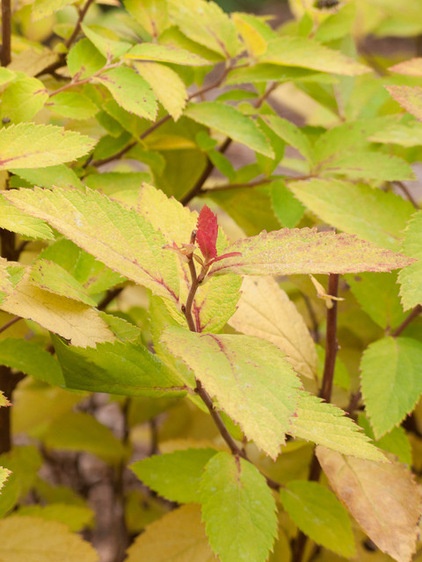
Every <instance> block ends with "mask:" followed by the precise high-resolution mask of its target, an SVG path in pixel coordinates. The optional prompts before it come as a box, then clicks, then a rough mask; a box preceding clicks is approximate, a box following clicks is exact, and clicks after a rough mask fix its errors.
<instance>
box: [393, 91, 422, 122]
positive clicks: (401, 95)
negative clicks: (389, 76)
mask: <svg viewBox="0 0 422 562" xmlns="http://www.w3.org/2000/svg"><path fill="white" fill-rule="evenodd" d="M387 90H388V91H389V92H390V94H391V96H392V97H393V98H394V99H395V100H396V102H398V103H399V104H400V105H401V106H402V107H404V109H406V110H407V111H408V112H409V113H411V114H412V115H414V116H415V117H417V118H418V119H419V120H422V88H421V87H419V86H387Z"/></svg>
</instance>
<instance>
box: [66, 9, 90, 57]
mask: <svg viewBox="0 0 422 562" xmlns="http://www.w3.org/2000/svg"><path fill="white" fill-rule="evenodd" d="M93 3H94V0H88V1H87V3H86V4H85V6H84V7H83V8H82V9H81V10H79V16H78V21H77V22H76V25H75V29H74V30H73V32H72V35H71V36H70V37H69V38H68V39H67V40H66V41H65V43H64V44H65V46H66V48H67V49H69V48H70V47H71V46H72V45H73V43H74V42H75V40H76V38H77V37H78V35H79V32H80V30H81V25H82V22H83V21H84V18H85V16H86V13H87V11H88V10H89V7H90V6H91V4H93Z"/></svg>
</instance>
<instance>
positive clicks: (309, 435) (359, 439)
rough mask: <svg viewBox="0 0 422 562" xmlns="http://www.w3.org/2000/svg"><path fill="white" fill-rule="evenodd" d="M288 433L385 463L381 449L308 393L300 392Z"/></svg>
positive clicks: (336, 410)
mask: <svg viewBox="0 0 422 562" xmlns="http://www.w3.org/2000/svg"><path fill="white" fill-rule="evenodd" d="M289 433H291V434H292V435H293V436H294V437H299V438H301V439H306V440H307V441H312V442H313V443H316V444H318V445H324V446H325V447H329V448H330V449H333V450H334V451H339V452H340V453H344V454H348V455H354V456H356V457H360V458H364V459H371V460H375V461H378V462H385V457H384V455H383V454H382V452H381V451H380V450H379V449H377V448H376V447H374V445H372V443H371V442H370V439H369V438H368V437H367V436H366V435H365V434H364V433H363V431H362V429H361V428H360V427H359V426H358V425H356V424H355V423H354V422H353V421H352V420H351V419H350V418H349V417H347V416H346V415H345V412H344V411H343V410H341V409H340V408H337V407H336V406H334V405H333V404H327V403H325V402H322V401H321V399H320V398H318V397H317V396H313V395H312V394H304V393H302V394H301V395H300V397H299V402H298V407H297V410H296V412H295V415H294V416H293V417H292V418H291V420H290V431H289Z"/></svg>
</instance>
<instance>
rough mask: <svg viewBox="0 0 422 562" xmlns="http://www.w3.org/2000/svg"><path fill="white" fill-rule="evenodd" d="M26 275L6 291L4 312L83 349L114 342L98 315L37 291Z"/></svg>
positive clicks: (62, 299) (68, 301) (27, 273)
mask: <svg viewBox="0 0 422 562" xmlns="http://www.w3.org/2000/svg"><path fill="white" fill-rule="evenodd" d="M28 277H29V272H26V273H25V274H24V275H23V277H22V278H21V279H20V281H19V282H18V283H17V284H16V286H15V287H13V288H9V289H7V297H6V299H5V300H4V301H3V302H2V303H1V308H2V309H3V310H5V311H6V312H9V313H10V314H15V315H16V316H21V317H22V318H28V319H30V320H34V321H35V322H38V324H40V325H41V326H43V327H44V328H46V329H47V330H50V331H51V332H54V333H55V334H59V335H61V336H62V337H64V338H66V339H68V340H70V341H72V343H74V344H75V345H80V346H81V347H89V346H93V345H95V344H96V343H98V342H101V341H112V340H113V339H114V336H113V334H112V333H111V331H110V330H109V329H108V327H107V325H106V323H105V322H104V321H103V320H102V318H101V317H100V316H99V315H98V312H97V311H95V310H94V309H92V308H90V307H89V306H87V305H85V304H83V303H80V302H77V301H74V300H71V299H68V298H65V297H61V296H58V295H54V294H53V293H49V292H47V291H44V290H43V289H40V288H39V287H36V286H35V285H33V284H32V283H31V282H30V280H29V278H28Z"/></svg>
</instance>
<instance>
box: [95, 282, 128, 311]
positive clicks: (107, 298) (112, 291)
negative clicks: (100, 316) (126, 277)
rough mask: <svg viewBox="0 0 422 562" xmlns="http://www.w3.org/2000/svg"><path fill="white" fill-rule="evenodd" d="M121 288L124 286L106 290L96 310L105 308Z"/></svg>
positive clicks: (118, 293)
mask: <svg viewBox="0 0 422 562" xmlns="http://www.w3.org/2000/svg"><path fill="white" fill-rule="evenodd" d="M123 289H124V287H117V288H115V289H110V290H108V291H107V293H106V295H105V296H104V297H103V299H102V300H101V301H100V302H99V303H98V306H97V308H98V310H105V309H106V308H107V306H108V305H109V304H110V303H111V302H112V301H114V299H115V298H117V297H118V296H119V295H120V293H121V292H122V291H123Z"/></svg>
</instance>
